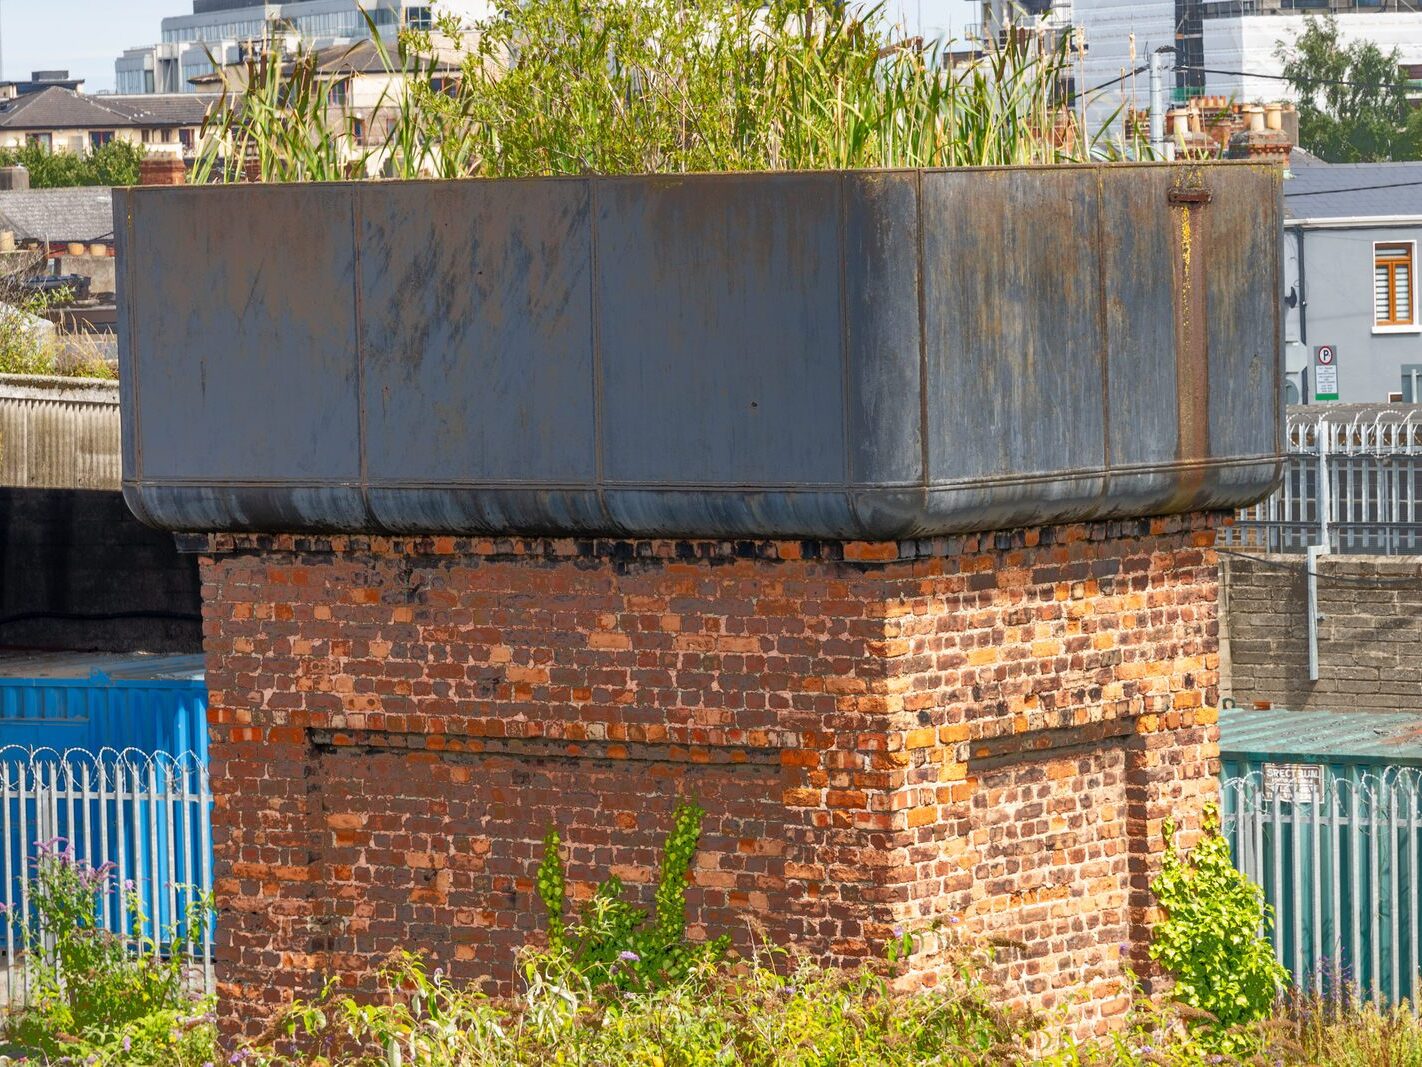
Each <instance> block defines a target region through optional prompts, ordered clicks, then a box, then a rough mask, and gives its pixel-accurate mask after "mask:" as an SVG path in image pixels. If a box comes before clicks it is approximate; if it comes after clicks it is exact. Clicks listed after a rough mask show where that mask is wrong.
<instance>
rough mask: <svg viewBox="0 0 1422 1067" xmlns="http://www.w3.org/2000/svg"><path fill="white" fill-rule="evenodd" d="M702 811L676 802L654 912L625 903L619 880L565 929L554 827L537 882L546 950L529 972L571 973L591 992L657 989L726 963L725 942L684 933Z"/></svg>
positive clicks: (563, 884) (531, 963)
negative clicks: (698, 939)
mask: <svg viewBox="0 0 1422 1067" xmlns="http://www.w3.org/2000/svg"><path fill="white" fill-rule="evenodd" d="M704 815H705V812H703V811H702V810H701V809H700V808H699V807H697V806H696V805H695V804H689V803H682V804H678V805H677V808H676V811H675V812H674V813H673V814H672V828H671V831H670V832H669V833H668V834H667V837H666V841H665V842H664V843H663V845H662V859H661V873H660V876H659V877H658V879H657V889H656V894H655V897H654V908H653V911H652V914H651V915H648V914H647V912H646V911H645V910H644V909H642V908H638V907H636V906H635V905H632V904H630V903H628V902H627V901H625V900H623V899H622V892H623V885H622V880H621V879H620V878H618V877H617V876H616V875H613V876H612V877H610V878H608V879H607V880H606V881H604V882H603V883H602V884H600V885H599V886H598V887H597V889H596V890H595V891H594V893H593V895H592V897H591V899H590V900H588V902H587V903H586V904H584V905H583V908H582V911H581V913H580V915H579V917H578V920H577V921H576V922H574V923H573V924H571V925H568V924H567V923H566V922H565V919H564V912H565V910H566V908H567V901H566V877H565V875H564V871H563V859H562V856H561V855H560V853H559V845H560V841H559V837H558V833H557V831H556V830H549V831H548V835H547V837H545V838H544V842H543V860H542V862H541V863H540V864H539V865H538V876H537V879H536V885H537V888H538V897H539V899H540V900H541V901H542V903H543V907H544V912H545V915H546V926H547V936H548V950H547V952H546V953H542V954H538V955H536V956H534V957H531V958H530V960H529V961H528V963H527V969H529V970H530V972H532V971H537V970H545V971H551V972H554V973H556V974H557V975H558V976H559V977H566V976H567V975H568V974H570V973H571V974H574V975H576V976H577V977H578V978H580V979H581V980H582V981H583V982H584V983H586V984H587V986H588V987H589V988H591V989H593V990H601V989H603V988H604V987H607V988H608V989H610V990H614V991H619V992H621V991H627V990H638V989H640V990H646V989H654V988H658V987H661V986H664V985H667V984H672V983H677V982H681V981H683V980H685V978H686V977H687V975H688V974H690V973H691V972H692V971H694V970H702V969H709V968H714V967H715V966H716V965H718V964H719V963H721V961H722V960H724V959H725V956H726V952H727V950H728V949H729V948H730V944H731V942H730V938H729V937H726V936H721V937H717V938H713V939H712V940H710V941H706V942H701V943H696V942H692V941H689V940H687V936H686V886H687V882H688V881H689V880H690V877H691V864H692V861H693V860H694V859H695V858H696V850H697V848H698V847H699V845H700V841H701V820H702V818H703V816H704Z"/></svg>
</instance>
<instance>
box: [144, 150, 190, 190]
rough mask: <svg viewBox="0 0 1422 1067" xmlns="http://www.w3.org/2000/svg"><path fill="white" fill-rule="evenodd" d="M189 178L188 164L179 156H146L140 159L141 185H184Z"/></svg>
mask: <svg viewBox="0 0 1422 1067" xmlns="http://www.w3.org/2000/svg"><path fill="white" fill-rule="evenodd" d="M187 180H188V168H187V165H186V164H185V163H184V162H183V161H182V160H181V159H180V158H178V157H177V156H144V157H143V159H141V160H139V163H138V184H139V185H182V184H184V183H185V182H186V181H187Z"/></svg>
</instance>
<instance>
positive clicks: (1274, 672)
mask: <svg viewBox="0 0 1422 1067" xmlns="http://www.w3.org/2000/svg"><path fill="white" fill-rule="evenodd" d="M1317 571H1318V575H1319V580H1318V612H1319V614H1320V615H1321V616H1322V619H1321V620H1320V622H1319V625H1318V663H1319V671H1318V674H1319V676H1318V681H1316V682H1310V681H1309V678H1308V620H1307V614H1306V611H1307V604H1308V591H1307V585H1306V579H1305V562H1304V557H1303V556H1302V555H1299V554H1296V553H1295V554H1289V555H1258V556H1250V555H1245V554H1242V553H1228V554H1224V555H1222V556H1221V557H1220V600H1221V611H1222V614H1223V616H1224V619H1225V625H1224V627H1223V629H1224V632H1225V635H1226V638H1227V640H1226V642H1225V643H1226V651H1227V657H1226V668H1225V671H1224V676H1223V678H1222V682H1223V685H1222V691H1223V693H1224V695H1225V696H1231V697H1233V698H1234V699H1235V700H1236V701H1238V702H1239V703H1240V704H1246V705H1247V704H1252V703H1254V702H1256V701H1267V702H1268V703H1270V704H1272V705H1273V706H1274V707H1279V708H1292V709H1294V710H1296V711H1303V710H1314V709H1324V710H1337V711H1350V710H1357V709H1372V710H1384V711H1417V712H1422V653H1419V650H1422V557H1418V556H1351V555H1328V556H1322V557H1320V558H1319V560H1318V564H1317Z"/></svg>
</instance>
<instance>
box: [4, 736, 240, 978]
mask: <svg viewBox="0 0 1422 1067" xmlns="http://www.w3.org/2000/svg"><path fill="white" fill-rule="evenodd" d="M211 813H212V789H211V783H210V781H209V778H208V772H207V767H206V766H205V765H204V764H203V762H202V761H201V760H200V759H199V758H198V757H197V756H195V755H193V754H191V753H184V754H180V755H172V754H168V753H144V752H138V751H136V750H132V749H130V750H125V751H115V750H112V749H105V750H103V751H100V752H98V753H91V752H85V751H80V750H75V749H70V750H68V751H64V752H56V751H53V750H38V751H35V750H30V749H22V748H17V747H8V748H0V833H2V834H3V837H4V841H5V850H4V855H3V857H0V863H3V874H4V889H3V903H4V906H5V912H6V915H7V917H8V918H9V919H10V921H9V922H7V923H5V924H4V926H5V929H4V934H3V939H4V940H3V945H2V946H0V948H3V952H4V968H5V974H4V981H5V994H6V1003H8V1004H12V1005H13V1004H22V1003H26V1002H27V997H28V988H29V987H28V982H27V981H26V978H25V973H24V962H25V961H24V931H25V930H34V931H38V930H39V916H38V915H37V914H36V911H35V907H34V902H33V901H32V899H31V895H32V894H31V888H32V887H31V876H32V874H33V872H34V868H35V861H36V859H37V857H38V856H39V853H40V851H41V850H42V849H50V850H53V849H55V848H59V849H63V850H66V852H67V855H69V856H70V857H72V858H73V859H74V860H75V861H82V862H83V863H85V864H87V865H89V866H90V867H92V868H95V869H98V868H101V867H104V866H105V865H110V867H109V878H108V881H107V882H106V884H105V887H104V890H103V891H102V892H101V893H100V894H99V896H98V901H99V914H100V921H101V924H102V926H103V927H104V928H105V929H107V930H109V931H111V932H112V933H114V934H116V935H118V936H120V937H123V938H126V939H130V940H131V939H132V938H133V937H135V936H138V937H142V938H145V939H152V940H154V941H156V942H157V943H159V944H160V945H167V944H169V943H170V942H169V940H168V938H169V934H170V932H171V931H172V930H173V929H174V928H175V927H176V926H177V925H178V924H179V923H181V922H184V921H185V920H186V919H187V917H188V915H189V910H190V909H192V908H195V907H205V906H207V904H208V903H209V902H210V901H211V893H212V821H211ZM212 918H213V916H212V915H211V913H209V915H208V916H207V921H206V922H204V923H203V927H202V930H203V932H202V936H201V938H200V940H199V941H198V943H196V944H193V945H190V946H189V947H188V949H187V951H188V955H189V957H190V958H189V967H188V970H189V975H190V978H191V980H192V981H193V982H194V984H200V985H201V987H202V988H203V990H204V991H206V992H212V991H213V989H214V988H215V985H214V979H213V967H212V945H213V930H212Z"/></svg>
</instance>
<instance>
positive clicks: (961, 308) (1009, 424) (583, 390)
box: [115, 164, 1282, 540]
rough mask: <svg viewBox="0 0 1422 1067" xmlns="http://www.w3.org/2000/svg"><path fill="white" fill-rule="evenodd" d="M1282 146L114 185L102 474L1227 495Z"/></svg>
mask: <svg viewBox="0 0 1422 1067" xmlns="http://www.w3.org/2000/svg"><path fill="white" fill-rule="evenodd" d="M1279 199H1280V171H1279V169H1278V168H1277V167H1274V166H1270V165H1259V164H1212V165H1206V166H1192V167H1185V166H1178V165H1156V164H1127V165H1100V166H1096V165H1089V166H1071V167H1039V168H986V169H963V170H942V171H843V172H825V173H774V174H729V175H687V176H651V177H627V178H567V179H563V178H549V179H528V180H468V181H459V182H373V183H366V182H359V183H345V184H334V185H319V184H317V185H275V186H267V185H250V186H227V187H205V188H182V187H176V188H174V187H169V188H143V189H129V190H123V191H120V192H118V193H116V196H115V216H116V232H117V234H118V235H119V242H120V245H121V252H122V254H123V257H124V259H123V262H124V265H125V275H124V286H123V289H124V292H123V296H122V300H121V307H120V320H121V321H120V331H121V332H120V345H121V353H122V359H121V370H122V387H123V398H124V403H123V417H124V429H125V434H124V450H125V451H124V493H125V498H126V499H127V500H128V502H129V505H130V507H132V509H133V510H134V512H135V514H137V515H138V516H139V517H140V518H142V519H144V520H145V521H147V522H149V523H152V524H154V525H157V526H161V527H165V528H168V529H173V530H181V531H259V532H301V531H327V532H372V533H377V532H385V533H467V534H494V533H528V534H577V535H609V536H624V537H632V536H635V537H654V536H679V537H756V538H763V537H811V538H829V539H865V540H887V539H896V538H905V537H917V536H931V535H935V534H943V533H952V532H960V531H969V530H982V529H994V528H1004V527H1010V526H1015V525H1022V524H1028V523H1031V524H1039V523H1046V522H1066V521H1078V520H1091V519H1103V518H1117V517H1127V516H1138V515H1156V514H1166V513H1172V512H1183V511H1193V510H1206V509H1229V508H1236V507H1239V506H1242V505H1244V504H1247V503H1250V502H1252V501H1254V500H1256V499H1258V498H1260V497H1261V496H1263V495H1265V494H1267V493H1268V492H1269V491H1270V490H1271V489H1272V488H1273V486H1274V484H1275V483H1276V481H1277V480H1278V478H1279V476H1280V473H1281V470H1282V460H1281V444H1282V441H1281V403H1282V396H1281V392H1280V389H1279V385H1278V383H1279V375H1280V367H1279V360H1280V350H1281V346H1280V338H1279V329H1280V315H1281V307H1280V299H1279V265H1278V256H1279V247H1280V243H1279V226H1280V207H1279Z"/></svg>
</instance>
